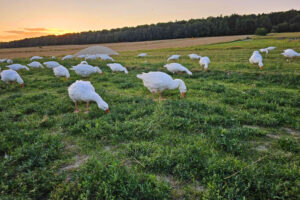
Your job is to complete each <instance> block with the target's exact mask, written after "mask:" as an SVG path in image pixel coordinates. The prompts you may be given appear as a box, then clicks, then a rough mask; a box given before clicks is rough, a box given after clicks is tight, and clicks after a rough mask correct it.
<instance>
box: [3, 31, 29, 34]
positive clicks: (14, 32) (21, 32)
mask: <svg viewBox="0 0 300 200" xmlns="http://www.w3.org/2000/svg"><path fill="white" fill-rule="evenodd" d="M5 32H6V33H12V34H24V33H26V32H25V31H18V30H9V31H5Z"/></svg>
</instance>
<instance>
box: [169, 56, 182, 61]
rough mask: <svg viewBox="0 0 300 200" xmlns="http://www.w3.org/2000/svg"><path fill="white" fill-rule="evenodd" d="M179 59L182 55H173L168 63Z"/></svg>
mask: <svg viewBox="0 0 300 200" xmlns="http://www.w3.org/2000/svg"><path fill="white" fill-rule="evenodd" d="M179 58H180V55H172V56H170V57H169V58H168V60H167V61H168V62H169V61H170V60H178V59H179Z"/></svg>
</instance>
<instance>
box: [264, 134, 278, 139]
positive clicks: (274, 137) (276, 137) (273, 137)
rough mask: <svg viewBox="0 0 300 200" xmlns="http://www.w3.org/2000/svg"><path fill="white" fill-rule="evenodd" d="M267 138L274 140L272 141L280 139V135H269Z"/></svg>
mask: <svg viewBox="0 0 300 200" xmlns="http://www.w3.org/2000/svg"><path fill="white" fill-rule="evenodd" d="M267 137H269V138H272V139H279V138H280V136H279V135H273V134H267Z"/></svg>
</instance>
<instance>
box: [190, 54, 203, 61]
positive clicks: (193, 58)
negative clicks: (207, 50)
mask: <svg viewBox="0 0 300 200" xmlns="http://www.w3.org/2000/svg"><path fill="white" fill-rule="evenodd" d="M189 58H190V59H192V60H199V59H200V58H201V56H199V55H197V54H195V53H192V54H189Z"/></svg>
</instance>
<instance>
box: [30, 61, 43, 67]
mask: <svg viewBox="0 0 300 200" xmlns="http://www.w3.org/2000/svg"><path fill="white" fill-rule="evenodd" d="M27 66H28V67H32V68H44V66H43V65H42V64H41V63H40V62H37V61H33V62H31V63H29V64H28V65H27Z"/></svg>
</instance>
